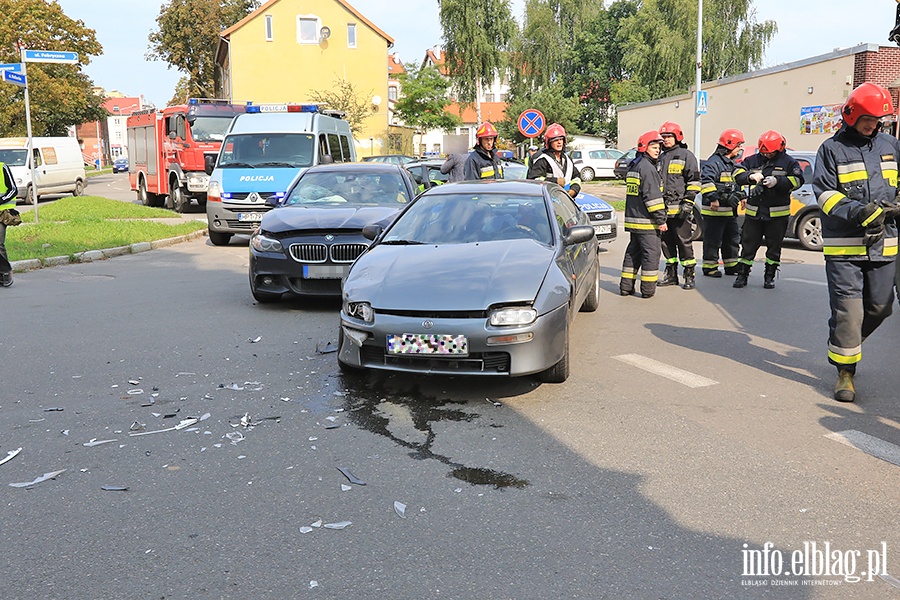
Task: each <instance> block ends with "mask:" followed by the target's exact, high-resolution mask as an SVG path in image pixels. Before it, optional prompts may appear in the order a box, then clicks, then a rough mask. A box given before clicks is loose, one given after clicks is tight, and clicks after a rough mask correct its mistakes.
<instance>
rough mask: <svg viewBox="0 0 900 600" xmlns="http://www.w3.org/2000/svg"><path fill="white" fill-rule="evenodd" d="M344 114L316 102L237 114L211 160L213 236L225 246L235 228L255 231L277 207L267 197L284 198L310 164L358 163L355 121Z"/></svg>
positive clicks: (209, 196)
mask: <svg viewBox="0 0 900 600" xmlns="http://www.w3.org/2000/svg"><path fill="white" fill-rule="evenodd" d="M342 116H343V113H340V112H338V111H328V110H323V109H322V108H321V107H319V106H318V105H315V104H282V105H258V106H253V105H250V106H247V112H246V113H244V114H240V115H237V116H236V117H235V118H234V119H233V120H232V122H231V125H230V126H229V128H228V131H227V132H226V133H225V139H224V141H223V142H222V148H221V149H220V150H219V155H218V157H216V159H215V163H214V164H213V163H212V160H210V161H209V162H208V163H207V165H206V171H207V173H209V175H210V178H209V189H208V190H207V202H206V216H207V221H208V222H209V239H210V241H211V242H212V243H213V244H215V245H216V246H224V245H226V244H228V242H229V241H230V240H231V236H232V235H234V234H236V233H243V234H250V233H252V232H253V230H254V229H256V227H257V226H259V223H260V221H261V220H262V216H263V213H264V212H266V211H267V210H269V209H271V208H272V203H271V202H270V203H269V204H267V203H266V201H267V200H270V199H271V200H273V201H277V200H278V199H280V198H283V197H284V195H285V192H286V191H287V189H288V187H289V186H290V184H291V182H292V181H293V180H294V179H295V178H296V177H297V176H298V175H299V174H300V173H301V172H303V171H304V170H305V169H306V168H307V167H310V166H312V165H317V164H320V163H331V162H355V161H356V148H355V147H354V143H353V135H352V134H351V132H350V124H349V123H348V122H347V121H346V120H344V119H343V118H342ZM210 158H212V157H210Z"/></svg>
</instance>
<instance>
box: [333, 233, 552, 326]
mask: <svg viewBox="0 0 900 600" xmlns="http://www.w3.org/2000/svg"><path fill="white" fill-rule="evenodd" d="M554 256H555V250H554V249H553V248H551V247H548V246H544V245H541V244H539V243H538V242H535V241H534V240H504V241H497V242H482V243H477V244H474V243H473V244H447V245H439V246H435V245H421V246H391V245H378V246H375V247H373V248H372V249H371V250H370V251H369V252H367V253H366V254H364V255H363V256H361V257H360V258H359V259H358V260H357V261H356V263H355V264H354V265H353V267H352V268H351V269H350V274H349V275H348V277H347V280H346V281H345V282H344V295H345V297H346V298H348V299H350V300H353V301H368V302H370V303H371V304H372V306H373V307H374V308H376V309H382V310H434V311H450V310H468V311H472V310H485V309H487V308H488V307H489V306H492V305H494V304H498V303H508V302H532V301H534V299H535V297H536V296H537V293H538V290H539V289H540V287H541V284H542V283H543V281H544V277H545V275H546V274H547V270H548V269H549V267H550V264H551V263H552V262H553V260H554Z"/></svg>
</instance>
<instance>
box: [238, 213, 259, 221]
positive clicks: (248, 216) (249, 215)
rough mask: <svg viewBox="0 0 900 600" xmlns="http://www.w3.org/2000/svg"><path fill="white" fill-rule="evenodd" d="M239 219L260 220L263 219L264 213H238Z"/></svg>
mask: <svg viewBox="0 0 900 600" xmlns="http://www.w3.org/2000/svg"><path fill="white" fill-rule="evenodd" d="M238 221H242V222H254V221H255V222H259V221H262V213H238Z"/></svg>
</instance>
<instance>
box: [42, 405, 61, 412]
mask: <svg viewBox="0 0 900 600" xmlns="http://www.w3.org/2000/svg"><path fill="white" fill-rule="evenodd" d="M64 410H65V409H64V408H62V407H61V406H50V407H48V408H45V409H44V412H62V411H64Z"/></svg>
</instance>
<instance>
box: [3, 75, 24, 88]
mask: <svg viewBox="0 0 900 600" xmlns="http://www.w3.org/2000/svg"><path fill="white" fill-rule="evenodd" d="M3 82H4V83H11V84H13V85H17V86H19V87H25V76H24V75H22V74H21V73H16V72H15V71H3Z"/></svg>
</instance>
